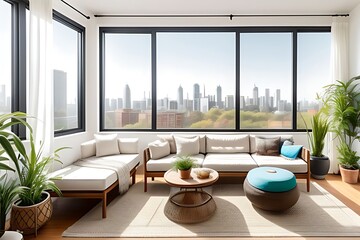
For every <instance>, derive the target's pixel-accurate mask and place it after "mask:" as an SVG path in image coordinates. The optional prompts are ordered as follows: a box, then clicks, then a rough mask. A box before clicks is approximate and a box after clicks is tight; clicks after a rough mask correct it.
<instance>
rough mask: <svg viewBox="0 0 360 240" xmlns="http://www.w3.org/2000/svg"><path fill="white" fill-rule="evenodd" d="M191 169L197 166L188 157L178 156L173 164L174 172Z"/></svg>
mask: <svg viewBox="0 0 360 240" xmlns="http://www.w3.org/2000/svg"><path fill="white" fill-rule="evenodd" d="M193 167H197V164H196V163H195V160H194V159H192V158H191V157H190V156H179V157H177V159H176V161H175V162H174V169H176V170H189V169H190V168H193Z"/></svg>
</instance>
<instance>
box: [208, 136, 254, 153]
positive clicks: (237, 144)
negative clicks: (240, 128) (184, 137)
mask: <svg viewBox="0 0 360 240" xmlns="http://www.w3.org/2000/svg"><path fill="white" fill-rule="evenodd" d="M249 151H250V148H249V135H206V152H208V153H249Z"/></svg>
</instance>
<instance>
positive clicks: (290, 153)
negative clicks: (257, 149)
mask: <svg viewBox="0 0 360 240" xmlns="http://www.w3.org/2000/svg"><path fill="white" fill-rule="evenodd" d="M302 147H303V146H302V145H285V143H284V144H283V146H282V147H281V152H280V153H281V155H282V156H283V157H285V158H288V159H295V158H297V157H298V155H299V153H300V152H301V149H302Z"/></svg>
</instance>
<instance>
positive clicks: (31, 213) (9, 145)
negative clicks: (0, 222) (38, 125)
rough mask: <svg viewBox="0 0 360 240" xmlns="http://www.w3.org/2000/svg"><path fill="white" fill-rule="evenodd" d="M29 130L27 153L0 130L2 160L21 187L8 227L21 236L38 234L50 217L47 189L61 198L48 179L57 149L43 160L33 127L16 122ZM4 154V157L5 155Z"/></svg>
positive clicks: (20, 143)
mask: <svg viewBox="0 0 360 240" xmlns="http://www.w3.org/2000/svg"><path fill="white" fill-rule="evenodd" d="M19 122H20V124H23V125H24V126H26V127H27V129H28V130H29V150H28V151H27V150H26V147H25V146H24V143H23V142H22V141H21V139H20V138H19V137H18V136H17V135H16V134H14V133H12V132H11V131H9V130H3V131H0V145H1V147H2V153H3V155H2V158H1V159H8V160H10V161H12V162H13V163H14V165H15V172H16V175H17V178H18V181H19V184H20V186H21V187H22V188H23V189H22V191H21V192H20V194H19V200H18V201H16V202H15V203H14V204H13V207H12V211H11V218H10V220H11V228H12V229H13V230H20V231H22V232H23V233H24V234H31V233H35V234H36V233H37V229H39V228H40V227H41V226H42V225H44V224H45V223H46V222H47V221H48V220H49V219H50V217H51V214H52V202H51V199H50V195H49V193H48V192H46V190H52V191H54V192H56V193H57V194H59V195H61V192H60V190H59V189H58V187H57V186H56V185H55V184H54V182H53V181H51V179H50V178H49V177H48V175H47V171H48V167H49V164H50V163H52V162H53V161H59V160H58V158H59V156H58V152H59V151H60V150H62V149H63V148H60V149H57V150H56V151H55V152H54V153H53V154H52V155H51V156H46V157H42V146H41V147H40V149H39V150H38V151H37V150H36V149H35V143H34V139H33V135H32V128H31V126H30V125H28V124H27V123H26V122H25V121H23V120H21V121H19ZM4 153H6V155H4Z"/></svg>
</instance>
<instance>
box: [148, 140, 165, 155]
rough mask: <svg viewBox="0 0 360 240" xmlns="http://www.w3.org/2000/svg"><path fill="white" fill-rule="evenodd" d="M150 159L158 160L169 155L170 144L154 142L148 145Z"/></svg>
mask: <svg viewBox="0 0 360 240" xmlns="http://www.w3.org/2000/svg"><path fill="white" fill-rule="evenodd" d="M148 147H149V150H150V158H151V159H159V158H163V157H166V156H167V155H169V154H170V144H169V142H168V141H160V140H156V141H155V142H152V143H149V144H148Z"/></svg>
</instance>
